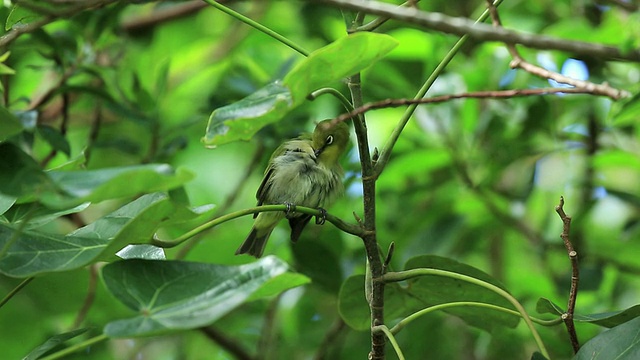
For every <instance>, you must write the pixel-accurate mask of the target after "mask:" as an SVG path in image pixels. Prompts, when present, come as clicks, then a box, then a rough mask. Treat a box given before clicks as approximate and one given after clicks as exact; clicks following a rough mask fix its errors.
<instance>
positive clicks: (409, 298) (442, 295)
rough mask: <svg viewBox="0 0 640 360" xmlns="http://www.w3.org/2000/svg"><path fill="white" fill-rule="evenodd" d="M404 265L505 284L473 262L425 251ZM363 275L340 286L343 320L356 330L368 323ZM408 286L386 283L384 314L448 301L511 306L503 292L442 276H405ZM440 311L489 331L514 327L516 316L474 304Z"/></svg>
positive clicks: (393, 316) (408, 311)
mask: <svg viewBox="0 0 640 360" xmlns="http://www.w3.org/2000/svg"><path fill="white" fill-rule="evenodd" d="M405 268H406V269H407V270H408V269H417V268H430V269H440V270H446V271H451V272H455V273H458V274H463V275H467V276H470V277H473V278H476V279H479V280H482V281H485V282H488V283H490V284H493V285H495V286H497V287H499V288H501V289H503V290H504V286H503V285H502V284H500V283H499V282H498V281H497V280H495V279H493V278H492V277H491V276H490V275H488V274H486V273H484V272H483V271H481V270H478V269H476V268H474V267H472V266H469V265H466V264H462V263H459V262H457V261H455V260H451V259H448V258H444V257H439V256H433V255H424V256H418V257H415V258H412V259H409V261H408V262H407V264H406V265H405ZM363 283H364V278H363V277H362V276H359V277H351V278H349V279H347V281H345V283H344V284H343V286H342V288H341V289H340V296H339V311H340V315H341V316H342V318H343V319H344V320H345V322H346V323H347V324H348V325H349V326H351V327H353V328H354V329H357V330H364V329H367V328H368V327H369V323H370V319H369V310H368V308H367V303H366V301H365V299H364V285H362V284H363ZM407 283H408V284H407V286H406V287H405V286H400V285H399V284H388V285H387V286H386V287H385V309H388V311H385V316H386V318H387V319H388V320H393V319H397V318H402V317H406V316H407V315H410V314H411V313H414V312H416V311H419V310H421V309H424V308H427V307H429V306H433V305H439V304H445V303H451V302H480V303H485V304H492V305H497V306H501V307H504V308H508V309H513V306H512V305H511V303H510V302H509V301H508V300H506V299H505V298H503V297H502V296H500V295H498V294H496V293H495V292H493V291H490V290H488V289H486V288H483V287H480V286H478V285H475V284H471V283H468V282H465V281H462V280H457V279H452V278H448V277H444V276H435V275H428V276H420V277H417V278H414V279H411V280H408V282H407ZM443 311H445V312H447V313H449V314H452V315H455V316H458V317H460V318H461V319H463V320H464V321H465V322H467V323H468V324H469V325H472V326H475V327H478V328H481V329H484V330H487V331H489V332H490V331H491V330H492V329H493V328H494V327H495V326H508V327H515V326H516V325H518V322H519V318H518V317H517V316H513V315H509V314H506V313H503V312H499V311H495V310H491V309H486V308H481V307H476V306H455V307H450V308H446V309H443Z"/></svg>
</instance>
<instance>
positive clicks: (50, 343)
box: [23, 328, 90, 360]
mask: <svg viewBox="0 0 640 360" xmlns="http://www.w3.org/2000/svg"><path fill="white" fill-rule="evenodd" d="M89 330H90V328H82V329H77V330H73V331H69V332H66V333H62V334H58V335H54V336H52V337H50V338H49V339H48V340H47V341H46V342H45V343H44V344H42V345H40V346H38V347H37V348H35V349H33V350H31V352H30V353H29V354H27V356H25V357H24V358H23V360H36V359H39V358H40V357H41V356H42V355H44V354H46V353H47V352H49V351H50V350H52V349H54V348H56V347H57V346H59V345H60V344H62V343H64V342H65V341H67V340H71V339H73V338H74V337H77V336H80V335H82V334H84V333H86V332H87V331H89Z"/></svg>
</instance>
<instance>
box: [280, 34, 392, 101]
mask: <svg viewBox="0 0 640 360" xmlns="http://www.w3.org/2000/svg"><path fill="white" fill-rule="evenodd" d="M397 45H398V42H397V41H396V40H394V39H393V38H392V37H391V36H389V35H385V34H377V33H372V32H358V33H355V34H351V35H348V36H345V37H342V38H340V39H338V40H336V41H334V42H333V43H331V44H329V45H327V46H325V47H322V48H320V49H318V50H316V51H314V52H312V53H311V54H310V55H309V57H308V58H306V59H305V60H303V61H301V62H299V63H298V64H297V65H296V66H295V67H294V68H293V69H292V70H291V71H290V72H289V73H288V74H287V76H285V78H284V80H283V82H284V84H285V86H287V87H288V88H289V89H290V90H291V93H292V94H293V101H294V104H295V105H298V104H301V103H302V102H303V101H304V99H305V97H306V96H307V95H308V94H309V93H311V92H312V91H314V90H317V89H318V88H320V87H323V86H327V85H330V84H331V83H333V82H335V81H338V80H341V79H343V78H345V77H347V76H350V75H353V74H355V73H357V72H359V71H361V70H364V69H366V68H367V67H369V66H371V64H373V63H374V62H376V61H377V60H379V59H380V58H382V57H383V56H384V55H386V54H387V53H389V52H390V51H391V50H393V48H395V47H396V46H397Z"/></svg>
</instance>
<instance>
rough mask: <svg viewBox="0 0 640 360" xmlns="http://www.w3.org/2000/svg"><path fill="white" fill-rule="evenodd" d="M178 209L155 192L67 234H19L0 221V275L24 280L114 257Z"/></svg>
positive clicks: (148, 237)
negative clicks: (0, 250)
mask: <svg viewBox="0 0 640 360" xmlns="http://www.w3.org/2000/svg"><path fill="white" fill-rule="evenodd" d="M178 209H179V206H177V205H175V204H173V203H172V202H171V200H170V199H169V197H168V196H167V195H165V194H163V193H154V194H148V195H144V196H142V197H140V198H138V199H136V200H135V201H133V202H131V203H129V204H126V205H124V206H123V207H121V208H120V209H118V210H116V211H114V212H112V213H110V214H108V215H106V216H104V217H102V218H100V219H98V220H97V221H95V222H93V223H91V224H89V225H87V226H84V227H82V228H80V229H77V230H75V231H74V232H72V233H70V234H68V235H55V234H46V233H43V232H38V231H29V230H23V231H18V230H16V229H15V228H13V227H10V226H8V225H6V224H2V223H0V249H6V254H4V256H0V272H1V273H4V274H6V275H8V276H13V277H28V276H34V275H38V274H42V273H47V272H58V271H67V270H72V269H77V268H79V267H83V266H86V265H88V264H91V263H93V262H96V261H98V260H111V259H114V258H115V255H114V254H115V253H116V251H118V250H119V249H122V248H123V247H125V246H126V245H127V244H131V243H145V242H148V241H150V240H151V238H152V236H153V233H154V232H155V231H156V229H157V228H158V227H159V226H161V224H162V221H163V220H165V219H170V217H171V216H172V215H173V214H176V213H181V212H182V211H181V210H178ZM194 216H197V214H194ZM3 251H4V250H3Z"/></svg>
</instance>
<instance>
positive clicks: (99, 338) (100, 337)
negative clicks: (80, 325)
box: [40, 334, 108, 360]
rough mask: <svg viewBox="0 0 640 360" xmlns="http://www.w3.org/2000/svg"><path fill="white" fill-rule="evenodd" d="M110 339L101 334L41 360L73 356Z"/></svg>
mask: <svg viewBox="0 0 640 360" xmlns="http://www.w3.org/2000/svg"><path fill="white" fill-rule="evenodd" d="M106 339H108V337H107V335H105V334H101V335H98V336H95V337H92V338H91V339H88V340H85V341H83V342H81V343H78V344H75V345H73V346H69V347H68V348H65V349H62V350H60V351H58V352H55V353H53V354H51V355H49V356H46V357H43V358H41V359H40V360H54V359H61V358H63V357H65V356H67V355H69V354H73V353H74V352H78V351H80V350H82V349H84V348H87V347H89V346H91V345H93V344H96V343H99V342H100V341H103V340H106Z"/></svg>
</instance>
